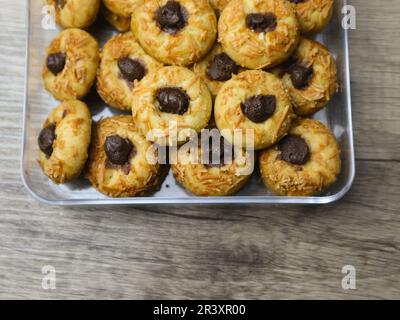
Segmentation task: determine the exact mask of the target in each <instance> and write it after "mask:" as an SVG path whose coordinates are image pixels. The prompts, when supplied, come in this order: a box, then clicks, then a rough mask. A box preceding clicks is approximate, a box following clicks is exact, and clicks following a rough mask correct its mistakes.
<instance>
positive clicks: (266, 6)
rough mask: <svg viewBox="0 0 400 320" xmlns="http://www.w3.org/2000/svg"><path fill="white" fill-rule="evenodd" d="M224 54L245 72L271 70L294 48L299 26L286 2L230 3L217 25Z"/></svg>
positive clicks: (238, 0) (253, 0)
mask: <svg viewBox="0 0 400 320" xmlns="http://www.w3.org/2000/svg"><path fill="white" fill-rule="evenodd" d="M218 31H219V42H221V44H222V47H223V48H224V51H225V52H226V53H227V54H228V55H229V56H230V57H231V58H232V59H233V60H235V61H236V62H237V63H238V64H240V65H241V66H243V67H246V68H248V69H261V68H264V67H272V66H274V65H278V64H280V63H282V62H283V61H285V60H286V59H287V58H288V57H289V56H290V55H291V53H292V52H293V50H294V49H295V48H296V46H297V43H298V40H299V34H300V32H299V24H298V21H297V18H296V15H295V13H294V11H293V8H292V6H291V4H290V3H289V2H288V1H286V0H265V1H259V0H246V1H244V0H232V1H230V2H229V4H228V5H227V6H226V8H225V9H224V11H223V12H222V14H221V17H220V19H219V22H218Z"/></svg>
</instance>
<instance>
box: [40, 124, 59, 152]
mask: <svg viewBox="0 0 400 320" xmlns="http://www.w3.org/2000/svg"><path fill="white" fill-rule="evenodd" d="M56 139H57V136H56V125H55V124H54V123H53V124H51V125H49V126H48V127H46V128H43V129H42V130H41V131H40V134H39V138H38V144H39V148H40V150H41V151H42V152H43V153H44V154H45V155H46V156H47V157H50V156H51V155H52V153H53V143H54V141H55V140H56Z"/></svg>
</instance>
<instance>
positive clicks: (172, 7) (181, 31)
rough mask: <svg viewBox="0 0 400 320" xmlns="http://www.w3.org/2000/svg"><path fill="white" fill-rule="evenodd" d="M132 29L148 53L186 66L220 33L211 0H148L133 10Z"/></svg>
mask: <svg viewBox="0 0 400 320" xmlns="http://www.w3.org/2000/svg"><path fill="white" fill-rule="evenodd" d="M133 16H134V19H132V31H133V33H134V34H135V35H136V37H137V38H138V40H139V42H140V44H141V45H142V47H143V48H144V49H145V50H146V51H147V53H148V54H150V55H152V56H153V57H155V58H156V59H157V60H159V61H161V62H164V63H165V64H171V65H180V66H187V65H190V64H192V63H194V62H196V61H199V60H200V59H201V58H202V57H204V56H205V55H206V54H207V52H208V51H209V50H210V49H211V48H212V46H213V45H214V43H215V39H216V36H217V18H216V16H215V12H214V10H213V9H212V7H211V5H210V3H209V1H208V0H196V1H195V0H179V1H174V0H159V1H158V0H148V1H145V2H144V3H143V4H141V5H140V6H138V7H136V9H135V10H134V14H133Z"/></svg>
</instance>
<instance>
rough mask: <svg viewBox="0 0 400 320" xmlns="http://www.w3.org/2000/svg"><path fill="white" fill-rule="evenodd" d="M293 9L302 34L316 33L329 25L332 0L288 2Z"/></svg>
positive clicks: (292, 0) (291, 0)
mask: <svg viewBox="0 0 400 320" xmlns="http://www.w3.org/2000/svg"><path fill="white" fill-rule="evenodd" d="M289 1H290V2H291V3H292V4H293V7H294V10H295V12H296V15H297V18H298V20H299V23H300V28H301V31H302V32H303V33H317V32H320V31H322V29H324V28H325V26H326V25H327V24H328V23H329V21H330V19H331V17H332V13H333V5H334V0H289Z"/></svg>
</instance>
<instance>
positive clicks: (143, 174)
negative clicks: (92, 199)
mask: <svg viewBox="0 0 400 320" xmlns="http://www.w3.org/2000/svg"><path fill="white" fill-rule="evenodd" d="M151 146H152V144H151V143H150V142H149V141H147V140H146V139H145V137H143V136H142V135H141V134H140V132H139V131H138V130H137V128H136V127H135V124H134V123H133V121H132V117H131V116H114V117H111V118H106V119H102V120H100V122H98V123H97V124H96V126H95V131H94V133H93V141H92V144H91V148H90V156H89V162H88V171H87V178H88V179H89V180H90V181H91V182H92V185H93V187H94V188H95V189H96V190H98V191H99V192H101V193H103V194H105V195H107V196H110V197H137V196H145V195H148V194H149V193H151V192H154V191H156V190H157V189H158V188H159V187H160V186H161V184H162V182H163V181H164V179H165V177H166V174H167V172H168V166H166V165H160V164H159V163H158V162H156V161H155V162H154V164H153V163H152V162H151V161H150V162H149V161H148V156H147V154H148V151H149V150H150V148H151Z"/></svg>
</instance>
